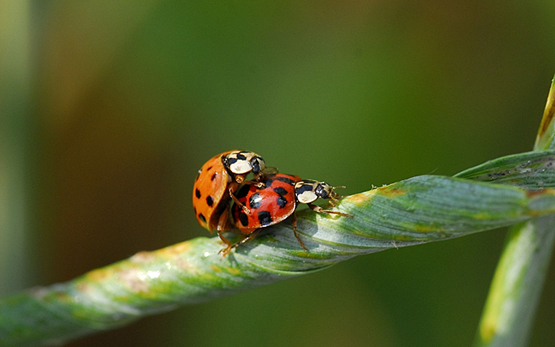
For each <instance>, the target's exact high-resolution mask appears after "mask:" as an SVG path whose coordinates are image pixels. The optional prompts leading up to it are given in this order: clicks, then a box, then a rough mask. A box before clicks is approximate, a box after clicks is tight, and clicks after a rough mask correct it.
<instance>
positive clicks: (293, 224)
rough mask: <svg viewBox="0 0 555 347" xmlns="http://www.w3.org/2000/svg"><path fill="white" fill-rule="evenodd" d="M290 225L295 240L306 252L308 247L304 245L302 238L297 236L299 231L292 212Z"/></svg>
mask: <svg viewBox="0 0 555 347" xmlns="http://www.w3.org/2000/svg"><path fill="white" fill-rule="evenodd" d="M291 225H292V226H293V233H294V234H295V237H296V238H297V241H299V244H300V245H301V247H302V248H304V250H305V251H307V252H308V249H307V248H306V246H305V245H304V243H303V240H301V237H300V236H299V233H298V232H297V216H296V215H295V214H294V213H293V221H292V222H291Z"/></svg>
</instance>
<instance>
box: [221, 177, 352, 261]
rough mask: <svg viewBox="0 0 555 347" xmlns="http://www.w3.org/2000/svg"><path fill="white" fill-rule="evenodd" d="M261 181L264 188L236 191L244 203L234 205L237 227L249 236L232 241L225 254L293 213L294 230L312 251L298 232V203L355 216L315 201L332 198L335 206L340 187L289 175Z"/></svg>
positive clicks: (250, 187)
mask: <svg viewBox="0 0 555 347" xmlns="http://www.w3.org/2000/svg"><path fill="white" fill-rule="evenodd" d="M260 182H261V183H263V184H264V187H262V188H260V187H257V186H252V185H251V186H243V187H242V188H241V189H240V190H239V191H238V192H237V193H236V196H237V199H238V200H239V202H240V203H241V205H238V204H234V205H233V207H232V216H233V219H234V224H235V227H236V228H237V229H239V231H240V232H241V233H242V234H243V235H245V238H244V239H242V240H241V241H239V242H237V243H236V244H234V245H229V244H228V246H227V248H225V249H223V250H222V252H223V253H224V256H226V255H227V254H229V252H230V251H231V249H232V248H234V247H237V246H239V245H240V244H243V243H245V242H247V241H248V240H251V239H253V238H255V237H256V235H257V234H258V233H259V232H260V230H261V229H262V228H265V227H268V226H271V225H274V224H277V223H279V222H281V221H283V220H285V219H287V218H288V217H289V216H291V215H293V222H292V226H293V233H294V234H295V237H296V238H297V240H298V241H299V244H300V245H301V247H302V248H304V250H305V251H308V250H307V248H306V246H305V245H304V243H303V241H302V240H301V238H300V237H299V234H298V233H297V218H296V216H295V209H296V208H297V206H298V203H303V204H307V205H308V207H310V208H311V209H312V210H313V211H315V212H318V213H333V214H338V215H341V216H344V217H352V216H351V215H349V214H347V213H343V212H337V211H330V210H324V209H322V208H321V207H320V206H317V205H313V204H312V203H313V202H314V201H316V200H317V199H318V198H323V199H328V200H329V201H330V204H331V205H332V206H335V202H336V201H337V199H338V198H339V195H338V194H337V193H336V192H335V191H334V189H335V188H336V187H332V186H330V185H329V184H328V183H326V182H319V181H314V180H301V178H300V177H299V176H295V175H287V174H275V175H272V176H268V177H266V178H265V179H262V180H261V181H260ZM337 188H339V187H337ZM341 188H343V187H341ZM241 206H245V207H246V208H247V209H248V210H249V211H250V213H246V212H245V209H243V208H241Z"/></svg>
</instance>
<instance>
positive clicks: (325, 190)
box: [295, 180, 345, 204]
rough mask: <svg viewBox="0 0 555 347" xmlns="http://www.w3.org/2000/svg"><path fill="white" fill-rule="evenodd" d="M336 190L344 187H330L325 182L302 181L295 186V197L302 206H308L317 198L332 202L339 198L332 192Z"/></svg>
mask: <svg viewBox="0 0 555 347" xmlns="http://www.w3.org/2000/svg"><path fill="white" fill-rule="evenodd" d="M336 188H345V187H332V186H330V185H329V184H328V183H326V182H318V181H314V180H302V181H299V182H297V183H296V184H295V195H296V197H297V201H299V202H300V203H303V204H310V203H312V202H314V201H316V200H317V199H318V198H321V199H329V200H331V201H334V200H337V199H338V198H340V196H339V195H338V194H337V193H336V192H335V191H334V189H336Z"/></svg>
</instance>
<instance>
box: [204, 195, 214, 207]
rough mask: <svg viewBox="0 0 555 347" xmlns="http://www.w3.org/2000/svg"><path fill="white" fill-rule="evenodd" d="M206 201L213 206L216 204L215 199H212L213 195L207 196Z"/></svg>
mask: <svg viewBox="0 0 555 347" xmlns="http://www.w3.org/2000/svg"><path fill="white" fill-rule="evenodd" d="M206 203H207V204H208V206H210V207H212V205H213V204H214V199H212V197H211V196H208V197H207V198H206Z"/></svg>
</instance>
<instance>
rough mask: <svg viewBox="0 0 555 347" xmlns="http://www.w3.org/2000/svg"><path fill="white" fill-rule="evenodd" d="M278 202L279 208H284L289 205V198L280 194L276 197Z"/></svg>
mask: <svg viewBox="0 0 555 347" xmlns="http://www.w3.org/2000/svg"><path fill="white" fill-rule="evenodd" d="M276 203H277V204H278V206H279V208H284V207H285V205H287V199H286V198H284V197H283V196H278V198H277V199H276Z"/></svg>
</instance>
